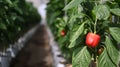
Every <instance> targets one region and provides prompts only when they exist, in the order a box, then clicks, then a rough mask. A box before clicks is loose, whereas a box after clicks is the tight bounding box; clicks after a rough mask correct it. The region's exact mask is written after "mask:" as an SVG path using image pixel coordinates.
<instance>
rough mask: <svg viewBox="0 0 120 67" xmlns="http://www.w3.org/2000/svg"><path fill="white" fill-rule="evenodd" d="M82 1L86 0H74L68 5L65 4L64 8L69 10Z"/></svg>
mask: <svg viewBox="0 0 120 67" xmlns="http://www.w3.org/2000/svg"><path fill="white" fill-rule="evenodd" d="M82 2H84V0H72V1H71V2H70V3H69V4H68V5H66V6H65V8H64V9H63V10H68V9H71V8H73V7H77V6H78V5H79V4H80V3H82Z"/></svg>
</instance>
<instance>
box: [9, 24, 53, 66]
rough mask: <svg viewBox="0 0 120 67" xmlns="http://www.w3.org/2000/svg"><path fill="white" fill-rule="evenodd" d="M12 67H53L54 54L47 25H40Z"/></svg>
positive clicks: (12, 63) (12, 62)
mask: <svg viewBox="0 0 120 67" xmlns="http://www.w3.org/2000/svg"><path fill="white" fill-rule="evenodd" d="M10 67H52V54H51V48H50V45H49V37H48V34H47V31H46V27H45V25H40V26H39V27H38V28H37V30H36V31H35V33H34V34H33V36H32V37H31V38H30V39H29V40H28V41H27V42H26V43H25V47H23V48H22V50H21V51H20V52H19V53H18V55H17V56H16V58H14V59H13V60H12V61H11V65H10Z"/></svg>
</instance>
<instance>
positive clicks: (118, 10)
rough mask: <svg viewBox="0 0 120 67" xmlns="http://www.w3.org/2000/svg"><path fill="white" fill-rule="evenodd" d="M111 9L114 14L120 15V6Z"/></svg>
mask: <svg viewBox="0 0 120 67" xmlns="http://www.w3.org/2000/svg"><path fill="white" fill-rule="evenodd" d="M110 11H111V12H112V13H113V14H115V15H117V16H120V9H119V8H114V9H110Z"/></svg>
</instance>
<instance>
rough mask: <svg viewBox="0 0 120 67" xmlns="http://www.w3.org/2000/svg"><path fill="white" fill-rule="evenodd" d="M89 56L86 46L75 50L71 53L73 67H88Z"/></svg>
mask: <svg viewBox="0 0 120 67" xmlns="http://www.w3.org/2000/svg"><path fill="white" fill-rule="evenodd" d="M90 61H91V55H90V53H89V51H88V49H87V46H84V47H80V48H77V49H76V50H75V51H74V52H73V65H72V66H73V67H89V64H90Z"/></svg>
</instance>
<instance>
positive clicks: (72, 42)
mask: <svg viewBox="0 0 120 67" xmlns="http://www.w3.org/2000/svg"><path fill="white" fill-rule="evenodd" d="M84 24H85V22H84V23H82V24H81V25H80V26H79V28H78V30H77V31H76V32H75V33H74V35H73V36H72V37H71V38H70V45H69V48H72V47H74V46H75V41H76V39H77V38H78V37H79V36H80V35H81V34H82V33H83V31H84Z"/></svg>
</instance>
